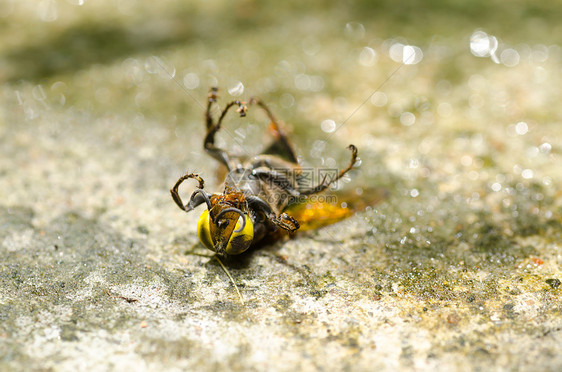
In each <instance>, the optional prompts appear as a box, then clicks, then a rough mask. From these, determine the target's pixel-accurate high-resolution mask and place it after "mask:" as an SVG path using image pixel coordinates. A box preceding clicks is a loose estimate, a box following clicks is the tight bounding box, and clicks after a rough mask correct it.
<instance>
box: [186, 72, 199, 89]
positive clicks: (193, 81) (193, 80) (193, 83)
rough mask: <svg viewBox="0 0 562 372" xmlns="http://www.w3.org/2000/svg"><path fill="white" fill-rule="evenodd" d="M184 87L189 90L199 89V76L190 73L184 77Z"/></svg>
mask: <svg viewBox="0 0 562 372" xmlns="http://www.w3.org/2000/svg"><path fill="white" fill-rule="evenodd" d="M183 85H185V87H186V88H187V89H197V88H198V87H199V75H197V74H196V73H194V72H188V73H187V74H185V75H184V76H183Z"/></svg>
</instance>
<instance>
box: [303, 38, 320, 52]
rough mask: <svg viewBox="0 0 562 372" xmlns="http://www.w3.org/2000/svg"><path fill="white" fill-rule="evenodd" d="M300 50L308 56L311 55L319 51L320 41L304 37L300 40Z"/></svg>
mask: <svg viewBox="0 0 562 372" xmlns="http://www.w3.org/2000/svg"><path fill="white" fill-rule="evenodd" d="M302 50H303V52H304V53H305V54H306V55H308V56H313V55H315V54H317V53H318V52H319V51H320V43H318V41H317V40H316V39H315V38H312V37H310V36H309V37H306V38H305V39H304V40H303V41H302Z"/></svg>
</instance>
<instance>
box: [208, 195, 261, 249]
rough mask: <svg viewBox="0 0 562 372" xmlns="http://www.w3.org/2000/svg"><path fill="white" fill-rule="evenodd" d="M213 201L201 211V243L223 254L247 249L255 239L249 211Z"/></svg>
mask: <svg viewBox="0 0 562 372" xmlns="http://www.w3.org/2000/svg"><path fill="white" fill-rule="evenodd" d="M213 202H215V203H212V202H211V203H210V204H209V205H210V206H211V207H210V208H208V209H205V210H204V211H203V213H201V216H200V217H199V222H198V223H197V235H198V236H199V240H200V241H201V243H203V245H204V246H205V247H207V248H209V249H210V250H212V251H213V252H216V253H217V254H220V255H223V256H224V255H236V254H240V253H242V252H244V251H246V250H247V249H248V248H250V245H251V244H252V240H253V239H254V225H253V223H252V218H251V217H250V215H249V213H248V211H243V210H241V209H239V208H235V207H232V206H230V205H228V204H226V203H222V202H217V201H216V200H213ZM211 204H214V205H211Z"/></svg>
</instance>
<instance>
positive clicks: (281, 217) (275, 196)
mask: <svg viewBox="0 0 562 372" xmlns="http://www.w3.org/2000/svg"><path fill="white" fill-rule="evenodd" d="M217 93H218V88H216V87H213V88H211V90H210V92H209V95H208V102H207V109H206V111H205V123H206V130H207V133H206V135H205V139H204V142H203V147H204V149H205V151H206V152H207V153H208V154H209V155H210V156H212V157H213V158H215V159H216V160H217V161H219V162H220V163H221V164H223V165H224V166H225V167H226V169H227V170H228V174H227V176H226V178H225V181H224V191H223V192H222V194H218V193H215V194H211V193H208V192H207V191H205V190H204V185H205V181H204V180H203V179H202V178H201V177H200V176H199V175H198V174H195V173H187V174H185V175H184V176H182V177H180V178H179V179H178V180H177V182H176V183H175V185H174V187H172V189H171V190H170V192H171V194H172V198H173V199H174V202H175V203H176V204H177V205H178V207H180V208H181V209H182V210H184V211H185V212H190V211H191V210H193V209H194V208H195V207H197V206H199V205H201V204H203V203H204V204H205V205H206V207H207V208H206V209H205V210H204V211H203V213H201V216H200V217H199V222H198V223H197V235H198V237H199V240H200V241H201V243H203V245H205V246H206V247H207V248H209V249H210V250H212V251H214V252H216V253H217V254H218V255H220V256H226V255H236V254H240V253H242V252H244V251H246V250H247V249H248V248H249V247H250V246H251V245H253V244H256V243H258V242H259V241H261V240H262V239H263V238H264V237H266V236H268V235H269V234H272V233H274V232H276V231H278V230H279V229H281V230H285V231H288V232H289V233H292V232H295V231H296V230H298V229H299V227H300V225H299V223H298V221H297V220H296V219H295V218H293V217H291V216H290V215H288V214H287V213H285V211H286V208H287V207H288V206H289V205H290V204H291V203H294V202H295V201H297V200H301V201H302V200H303V199H305V198H306V197H308V196H309V195H313V194H317V193H320V192H322V191H324V190H326V189H327V188H328V187H329V186H330V185H331V184H333V183H334V182H336V181H337V180H339V179H340V178H341V177H343V176H344V175H345V174H346V173H347V172H349V171H350V170H351V169H352V168H353V166H354V164H355V162H356V160H357V148H356V147H355V146H354V145H349V146H348V149H349V150H350V151H351V160H350V161H349V164H348V165H347V167H346V168H345V169H343V170H341V171H340V172H339V173H338V174H337V175H336V176H335V177H332V178H331V179H329V180H328V179H326V177H324V178H323V179H322V180H321V181H320V182H319V183H318V184H317V185H314V186H312V187H310V185H306V184H305V183H306V182H304V181H305V180H304V178H305V177H304V176H303V174H302V169H301V167H300V165H299V164H298V161H297V157H296V155H295V151H294V148H293V145H292V143H291V141H290V140H289V138H288V137H287V135H286V133H285V132H284V130H283V128H282V127H281V125H280V123H279V121H278V120H277V119H276V118H275V116H274V115H273V114H272V112H271V111H270V109H269V108H268V107H267V105H266V104H265V103H263V102H262V101H261V100H260V99H259V98H255V97H254V98H251V99H250V100H249V101H248V102H247V104H246V103H245V102H242V101H231V102H229V103H228V104H227V105H226V106H225V108H224V109H223V110H222V111H221V112H220V116H219V117H218V120H216V121H215V119H214V118H213V115H212V113H211V109H212V107H213V105H215V104H217V97H218V96H217ZM247 105H248V106H251V105H256V106H258V107H259V108H261V109H262V110H264V112H265V114H266V115H267V117H268V118H269V120H270V122H271V123H270V131H271V133H272V135H273V137H274V140H273V141H272V143H271V144H270V145H269V146H268V147H267V148H266V149H265V150H264V151H263V153H262V154H260V155H257V156H254V157H253V158H251V159H249V160H247V161H245V160H244V159H243V158H242V157H240V156H234V155H231V154H229V153H228V152H227V151H225V150H223V149H221V148H219V147H217V146H216V145H215V135H216V134H217V132H218V131H219V130H220V129H221V125H222V122H223V120H224V118H225V116H226V114H227V113H228V111H229V110H230V109H231V108H233V107H237V112H238V113H239V114H240V116H241V117H244V116H246V111H247V109H248V108H247ZM279 170H283V171H282V172H280V171H279ZM187 179H195V180H196V181H197V182H198V186H197V189H196V190H195V191H194V192H193V193H192V194H191V197H190V199H189V202H187V203H186V204H184V203H183V201H182V199H181V197H180V195H179V192H178V188H179V186H180V185H181V184H182V182H184V181H185V180H187Z"/></svg>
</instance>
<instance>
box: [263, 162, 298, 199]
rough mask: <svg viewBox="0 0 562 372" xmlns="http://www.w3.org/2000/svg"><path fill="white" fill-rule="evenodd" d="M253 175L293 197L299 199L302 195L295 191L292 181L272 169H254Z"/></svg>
mask: <svg viewBox="0 0 562 372" xmlns="http://www.w3.org/2000/svg"><path fill="white" fill-rule="evenodd" d="M252 174H253V175H254V176H256V177H258V178H259V179H260V180H261V181H263V182H267V183H268V184H269V185H275V186H277V187H279V188H280V189H281V190H283V191H285V192H287V193H289V194H290V195H291V196H294V197H298V196H299V195H300V193H299V192H298V191H297V190H296V189H295V187H294V186H293V184H292V183H291V181H290V180H289V179H288V178H287V177H286V176H285V175H284V174H281V173H278V172H276V171H274V170H271V169H267V170H266V169H254V170H253V171H252Z"/></svg>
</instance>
